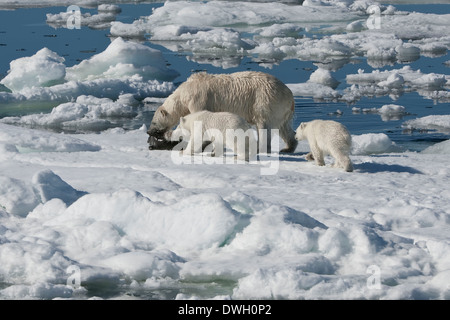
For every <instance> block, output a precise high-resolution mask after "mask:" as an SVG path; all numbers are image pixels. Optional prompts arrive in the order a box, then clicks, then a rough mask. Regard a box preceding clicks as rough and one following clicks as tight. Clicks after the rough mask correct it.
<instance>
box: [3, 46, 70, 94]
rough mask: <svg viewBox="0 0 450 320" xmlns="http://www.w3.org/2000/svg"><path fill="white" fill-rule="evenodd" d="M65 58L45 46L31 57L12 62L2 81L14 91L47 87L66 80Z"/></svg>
mask: <svg viewBox="0 0 450 320" xmlns="http://www.w3.org/2000/svg"><path fill="white" fill-rule="evenodd" d="M65 76H66V66H65V65H64V58H62V57H60V56H59V55H58V54H56V53H55V52H53V51H51V50H49V49H47V48H43V49H41V50H39V51H38V52H36V54H35V55H33V56H31V57H24V58H19V59H16V60H14V61H11V63H10V70H9V72H8V74H7V75H6V77H4V78H3V79H2V80H1V81H0V83H1V84H3V85H5V86H6V87H8V88H9V89H11V90H12V91H13V92H20V91H21V90H23V89H24V88H33V87H46V86H52V85H55V84H58V83H62V82H64V77H65Z"/></svg>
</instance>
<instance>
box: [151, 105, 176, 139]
mask: <svg viewBox="0 0 450 320" xmlns="http://www.w3.org/2000/svg"><path fill="white" fill-rule="evenodd" d="M171 122H172V119H171V117H170V116H169V113H168V112H167V111H166V110H165V109H164V107H163V106H161V107H159V108H158V109H157V110H156V111H155V114H154V115H153V119H152V122H151V123H150V128H149V129H148V131H147V133H148V134H149V135H150V136H154V137H162V136H163V135H164V133H165V132H166V131H168V130H169V129H170V125H171Z"/></svg>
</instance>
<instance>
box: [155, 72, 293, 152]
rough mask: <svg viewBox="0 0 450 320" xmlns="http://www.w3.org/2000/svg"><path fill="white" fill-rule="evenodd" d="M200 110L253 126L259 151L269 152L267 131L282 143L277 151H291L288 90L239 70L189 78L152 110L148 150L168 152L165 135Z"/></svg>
mask: <svg viewBox="0 0 450 320" xmlns="http://www.w3.org/2000/svg"><path fill="white" fill-rule="evenodd" d="M202 110H209V111H212V112H232V113H235V114H238V115H240V116H241V117H242V118H244V119H245V120H246V121H247V122H248V123H250V124H251V125H255V126H256V129H257V133H258V138H261V141H263V143H260V145H261V146H262V147H266V150H262V151H267V152H268V153H270V152H271V147H270V141H271V129H278V130H279V135H280V136H281V138H282V139H283V140H284V142H285V143H286V147H285V148H284V149H283V150H281V151H280V152H294V150H295V148H296V146H297V143H298V142H297V140H295V131H294V130H293V129H292V127H291V122H292V118H293V115H294V97H293V95H292V92H291V90H290V89H289V88H288V87H287V86H286V85H285V84H284V83H282V82H281V81H280V80H279V79H277V78H276V77H274V76H272V75H269V74H266V73H263V72H254V71H243V72H235V73H231V74H208V73H204V72H200V73H195V74H193V75H191V76H190V77H189V78H188V79H187V80H186V81H185V82H183V83H182V84H181V85H180V86H179V87H178V88H177V89H176V90H175V91H174V92H173V93H172V94H171V95H170V96H169V97H167V99H166V100H165V101H164V103H163V104H162V105H161V106H160V107H159V108H158V109H157V110H156V111H155V114H154V116H153V119H152V121H151V124H150V127H149V130H148V131H147V133H148V135H149V139H148V143H149V144H150V146H149V148H150V149H166V148H167V149H169V148H170V144H167V143H164V135H165V133H166V132H167V131H170V130H172V128H173V127H174V126H175V125H176V124H177V123H178V120H179V119H180V117H184V116H186V115H188V114H189V113H194V112H197V111H202ZM262 129H266V130H267V131H265V132H264V131H260V130H262ZM260 133H263V134H260ZM263 136H264V137H265V138H264V139H263V138H262V137H263ZM264 142H265V144H264Z"/></svg>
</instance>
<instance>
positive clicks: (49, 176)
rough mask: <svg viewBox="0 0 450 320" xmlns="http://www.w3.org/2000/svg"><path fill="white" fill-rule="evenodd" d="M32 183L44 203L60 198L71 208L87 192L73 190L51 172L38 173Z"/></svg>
mask: <svg viewBox="0 0 450 320" xmlns="http://www.w3.org/2000/svg"><path fill="white" fill-rule="evenodd" d="M32 183H33V185H34V188H35V190H36V192H37V194H38V195H39V197H40V199H41V202H43V203H45V202H47V201H49V200H50V199H54V198H58V199H61V200H62V201H63V202H64V203H65V204H66V205H68V206H69V205H71V204H72V203H73V202H75V201H76V200H77V199H78V198H80V197H81V196H83V195H85V194H86V192H82V191H78V190H75V189H74V188H72V186H70V185H69V184H68V183H67V182H65V181H64V180H62V179H61V178H60V177H59V176H58V175H56V174H55V173H54V172H53V171H51V170H43V171H40V172H38V173H36V174H35V175H34V176H33V179H32Z"/></svg>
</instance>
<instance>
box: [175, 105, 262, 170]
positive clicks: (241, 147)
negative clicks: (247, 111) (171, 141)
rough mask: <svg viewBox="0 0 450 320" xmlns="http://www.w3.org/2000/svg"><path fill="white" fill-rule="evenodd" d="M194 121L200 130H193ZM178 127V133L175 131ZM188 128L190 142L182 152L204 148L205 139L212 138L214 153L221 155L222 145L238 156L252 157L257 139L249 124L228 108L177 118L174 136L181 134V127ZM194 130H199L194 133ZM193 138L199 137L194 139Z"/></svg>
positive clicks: (209, 139) (248, 158)
mask: <svg viewBox="0 0 450 320" xmlns="http://www.w3.org/2000/svg"><path fill="white" fill-rule="evenodd" d="M196 122H197V126H198V128H200V129H201V130H199V131H200V132H197V133H195V125H196ZM178 130H181V132H180V133H178V132H177V131H178ZM182 130H187V131H189V135H190V138H189V143H188V145H187V146H186V148H185V150H184V154H188V155H192V154H194V153H200V152H202V150H203V145H204V143H205V142H211V143H212V145H213V147H214V150H213V153H212V154H213V155H214V156H221V155H222V154H223V150H224V147H225V146H226V147H228V148H229V149H231V150H233V151H234V153H235V155H236V157H237V159H239V160H246V161H250V160H255V159H256V150H257V142H256V139H255V136H254V132H253V129H252V127H251V126H250V124H249V123H248V122H247V121H245V119H244V118H242V117H240V116H238V115H237V114H234V113H230V112H210V111H206V110H204V111H199V112H194V113H191V114H188V115H187V116H184V117H181V118H180V124H179V125H178V127H177V128H176V129H175V131H174V132H173V134H174V135H176V136H182V135H183V131H182ZM196 134H197V135H198V134H201V136H197V137H196ZM195 138H200V139H201V141H197V142H195V141H194V139H195Z"/></svg>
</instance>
